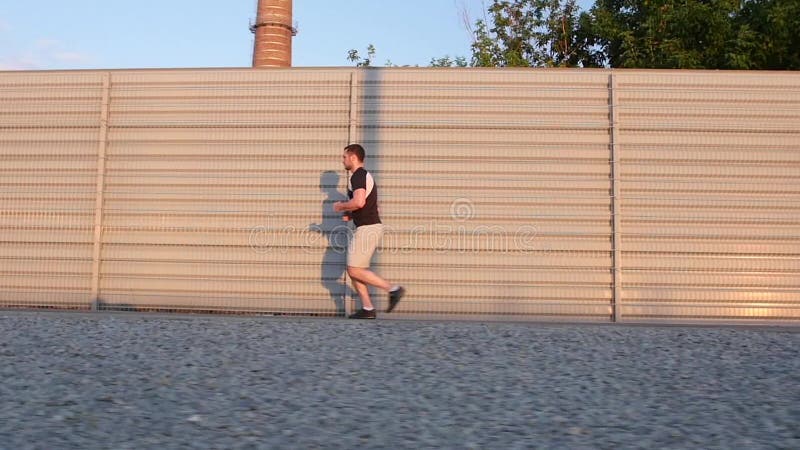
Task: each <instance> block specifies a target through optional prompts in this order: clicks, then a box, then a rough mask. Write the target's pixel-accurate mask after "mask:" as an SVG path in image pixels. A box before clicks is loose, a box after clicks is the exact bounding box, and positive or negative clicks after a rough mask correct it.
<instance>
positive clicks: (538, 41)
mask: <svg viewBox="0 0 800 450" xmlns="http://www.w3.org/2000/svg"><path fill="white" fill-rule="evenodd" d="M589 20H590V17H589V16H588V15H587V14H586V13H581V11H580V8H579V7H578V5H577V2H576V0H494V1H493V2H492V4H491V5H490V6H489V10H488V19H487V20H479V21H478V22H477V23H476V27H475V31H474V40H473V44H472V65H473V66H478V67H597V66H599V65H601V64H602V62H603V60H602V55H600V54H599V53H598V52H597V51H596V49H595V45H594V44H595V43H594V38H593V37H592V36H591V35H589V34H587V33H586V30H587V29H588V28H589V27H588V26H587V24H588V22H589Z"/></svg>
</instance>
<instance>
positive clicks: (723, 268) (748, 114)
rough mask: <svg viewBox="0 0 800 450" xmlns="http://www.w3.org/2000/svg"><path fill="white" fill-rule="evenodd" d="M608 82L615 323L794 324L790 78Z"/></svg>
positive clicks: (796, 153)
mask: <svg viewBox="0 0 800 450" xmlns="http://www.w3.org/2000/svg"><path fill="white" fill-rule="evenodd" d="M617 77H618V78H617V82H618V85H619V93H618V95H619V102H620V117H619V121H620V124H619V127H620V130H619V136H620V147H621V149H620V154H621V155H622V158H621V166H622V174H621V188H622V200H621V205H622V226H621V228H622V250H623V256H622V264H621V270H622V279H623V281H622V284H623V290H622V293H623V296H622V299H621V304H622V316H623V320H638V319H644V320H655V319H666V320H676V319H753V318H755V319H774V320H797V319H800V196H799V195H798V194H800V76H798V75H797V74H792V73H764V72H749V73H743V72H621V73H618V74H617Z"/></svg>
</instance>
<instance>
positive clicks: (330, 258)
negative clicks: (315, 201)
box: [308, 170, 352, 316]
mask: <svg viewBox="0 0 800 450" xmlns="http://www.w3.org/2000/svg"><path fill="white" fill-rule="evenodd" d="M339 179H340V176H339V174H338V173H336V172H334V171H332V170H328V171H325V172H322V174H321V175H320V177H319V190H320V191H321V192H323V193H325V195H326V198H325V199H324V200H323V201H322V222H321V223H312V224H310V225H309V226H308V230H309V231H310V232H313V233H319V234H320V235H321V236H322V237H324V238H325V239H326V240H327V246H326V249H325V255H324V256H323V257H322V267H321V269H320V280H321V283H322V285H323V286H324V287H325V289H327V290H328V292H329V293H330V296H331V300H332V301H333V303H334V306H335V307H336V314H337V315H340V316H343V315H344V314H345V307H344V302H345V294H346V293H347V289H348V286H347V285H346V284H345V283H343V282H342V279H343V277H344V274H345V271H346V269H347V241H348V239H349V237H350V233H352V232H351V231H350V226H349V225H348V222H345V221H343V220H342V215H341V213H338V212H336V211H334V210H333V204H334V203H335V202H339V201H345V200H347V196H346V195H344V194H342V193H341V192H339Z"/></svg>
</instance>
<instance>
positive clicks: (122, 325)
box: [0, 311, 800, 449]
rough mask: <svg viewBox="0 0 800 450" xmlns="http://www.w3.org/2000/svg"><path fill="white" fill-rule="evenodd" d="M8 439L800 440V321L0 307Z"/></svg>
mask: <svg viewBox="0 0 800 450" xmlns="http://www.w3.org/2000/svg"><path fill="white" fill-rule="evenodd" d="M0 336H2V342H0V361H1V362H2V364H0V376H2V382H1V383H0V448H3V449H26V448H39V449H54V448H59V449H61V448H80V449H87V448H114V449H128V448H130V449H134V448H135V449H141V448H276V447H280V448H286V447H291V448H430V447H446V448H498V449H499V448H503V449H505V448H621V447H622V448H724V449H730V448H787V449H788V448H794V449H796V448H800V333H798V329H792V328H784V329H781V328H776V329H748V328H719V327H716V328H702V327H643V326H612V325H553V324H546V325H543V324H513V323H477V322H418V321H381V320H378V321H352V320H351V321H348V320H345V319H314V318H265V317H230V316H220V317H212V316H163V315H152V316H148V315H136V314H130V315H125V314H107V313H98V314H83V313H78V314H71V313H48V312H45V313H28V312H12V311H0Z"/></svg>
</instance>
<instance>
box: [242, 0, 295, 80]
mask: <svg viewBox="0 0 800 450" xmlns="http://www.w3.org/2000/svg"><path fill="white" fill-rule="evenodd" d="M250 31H252V32H253V33H254V34H255V35H256V37H255V44H254V46H253V67H291V66H292V36H294V35H295V34H297V31H296V30H295V28H294V27H293V26H292V0H258V13H257V16H256V22H255V23H254V24H253V25H251V26H250Z"/></svg>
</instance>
